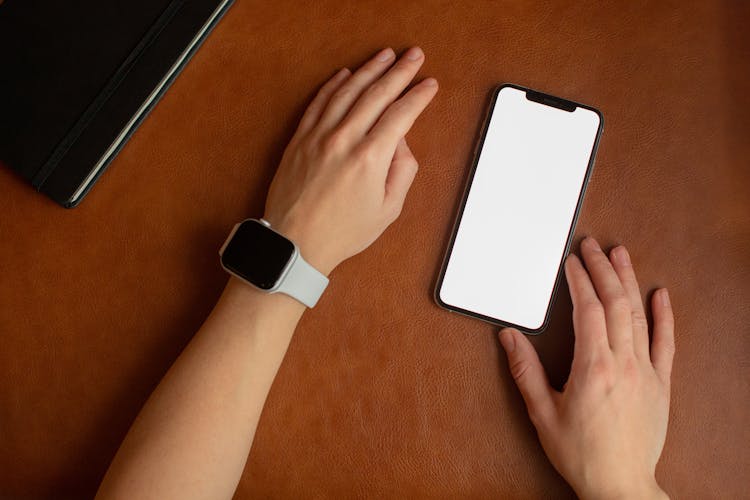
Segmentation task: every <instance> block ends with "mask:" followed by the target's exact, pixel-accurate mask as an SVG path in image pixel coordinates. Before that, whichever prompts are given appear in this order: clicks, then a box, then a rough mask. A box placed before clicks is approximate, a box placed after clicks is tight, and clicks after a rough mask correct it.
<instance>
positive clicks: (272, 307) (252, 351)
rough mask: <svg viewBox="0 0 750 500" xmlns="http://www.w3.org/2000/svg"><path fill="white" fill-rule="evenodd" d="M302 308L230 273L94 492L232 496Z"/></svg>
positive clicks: (131, 495)
mask: <svg viewBox="0 0 750 500" xmlns="http://www.w3.org/2000/svg"><path fill="white" fill-rule="evenodd" d="M304 310H305V308H304V306H303V305H302V304H300V303H299V302H297V301H296V300H294V299H292V298H291V297H288V296H286V295H283V294H273V295H267V294H263V293H260V292H258V291H255V290H253V289H251V288H250V287H249V286H247V285H245V284H242V283H241V282H239V281H238V280H236V279H235V278H231V279H230V281H229V283H228V284H227V287H226V288H225V290H224V293H223V294H222V296H221V298H220V299H219V302H218V303H217V305H216V307H215V308H214V310H213V311H212V313H211V315H210V316H209V317H208V319H206V321H205V323H204V324H203V326H202V327H201V329H200V330H199V331H198V333H197V334H196V335H195V337H194V338H193V340H192V341H191V342H190V343H189V344H188V346H187V347H186V348H185V350H184V351H183V353H182V354H181V355H180V356H179V358H178V359H177V361H176V362H175V363H174V365H173V366H172V367H171V368H170V370H169V371H168V372H167V374H166V375H165V377H164V379H163V380H162V381H161V383H160V384H159V386H158V387H157V388H156V390H155V391H154V392H153V394H152V395H151V397H150V398H149V400H148V402H147V403H146V405H145V406H144V407H143V409H142V410H141V413H140V414H139V415H138V417H137V419H136V421H135V422H134V424H133V426H132V427H131V429H130V431H129V432H128V435H127V437H126V438H125V441H124V442H123V444H122V446H121V447H120V450H119V451H118V452H117V455H116V457H115V459H114V461H113V462H112V465H111V466H110V469H109V471H108V472H107V475H106V476H105V479H104V481H103V483H102V485H101V487H100V489H99V494H98V497H100V498H109V497H123V498H124V497H127V498H231V496H232V494H233V493H234V490H235V488H236V486H237V483H238V481H239V479H240V475H241V474H242V470H243V468H244V465H245V461H246V459H247V455H248V452H249V450H250V446H251V445H252V442H253V437H254V435H255V429H256V427H257V425H258V420H259V418H260V414H261V411H262V410H263V405H264V403H265V399H266V396H267V394H268V391H269V390H270V388H271V384H272V383H273V379H274V377H275V376H276V372H277V371H278V368H279V366H280V364H281V361H282V359H283V357H284V354H285V353H286V350H287V347H288V345H289V341H290V340H291V337H292V334H293V333H294V329H295V327H296V325H297V322H298V321H299V318H300V317H301V316H302V313H303V312H304Z"/></svg>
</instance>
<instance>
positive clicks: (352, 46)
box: [0, 0, 750, 498]
mask: <svg viewBox="0 0 750 500" xmlns="http://www.w3.org/2000/svg"><path fill="white" fill-rule="evenodd" d="M749 21H750V9H748V4H747V3H745V2H740V1H737V2H731V1H727V2H694V1H690V2H647V1H635V2H614V1H612V2H574V1H571V2H556V3H554V4H552V3H548V2H538V3H534V2H530V1H524V0H518V1H514V2H475V1H467V2H395V1H388V2H374V1H367V2H364V1H363V2H360V1H358V2H334V1H318V2H309V3H306V4H304V5H303V4H302V2H294V1H275V2H250V1H242V0H238V1H237V3H236V5H235V6H234V7H233V8H232V9H231V10H230V12H229V13H228V14H227V16H226V18H225V19H224V20H223V21H222V23H220V25H219V26H218V27H217V29H216V31H215V32H214V33H213V35H212V36H211V37H210V38H209V39H208V40H207V41H206V43H205V45H204V46H203V48H202V49H201V50H200V51H199V52H198V53H197V55H196V56H195V58H194V60H193V61H192V62H191V63H190V64H189V65H188V67H187V68H186V70H185V71H184V73H183V74H182V75H181V76H180V77H179V78H178V79H177V81H176V82H175V84H174V86H173V87H172V89H171V90H170V91H169V92H168V93H167V94H166V96H165V98H164V99H163V101H162V102H161V103H160V104H159V105H158V106H157V107H156V109H155V110H154V111H153V113H152V114H151V116H150V117H149V118H148V119H147V120H146V121H145V122H144V123H143V125H142V126H141V127H140V129H139V130H138V131H137V133H136V134H135V135H134V136H133V138H132V139H131V141H130V142H129V143H128V145H127V146H126V147H125V148H124V150H123V151H122V153H121V154H120V155H119V157H118V158H117V159H116V160H115V162H114V163H113V164H112V165H111V167H110V169H109V170H108V171H107V172H106V174H105V175H104V176H103V177H102V179H101V180H100V181H99V183H98V185H97V186H96V187H95V188H94V189H93V190H92V192H91V194H89V196H88V198H87V199H86V200H84V202H83V203H82V205H81V206H80V207H79V208H76V209H74V210H72V211H66V210H63V209H61V208H59V207H57V206H56V205H54V204H53V203H52V202H50V201H48V200H46V199H45V198H43V197H42V196H40V195H38V194H36V193H35V192H34V191H33V190H32V189H31V188H29V187H27V186H26V185H24V184H23V183H22V182H21V180H20V179H19V178H17V177H16V176H15V175H13V174H12V173H11V172H10V171H8V170H7V169H5V168H2V169H0V183H1V184H2V186H3V196H2V202H0V207H1V209H0V241H1V243H0V443H1V444H0V497H3V498H5V497H48V498H53V497H61V496H75V497H79V496H90V495H92V494H93V492H94V491H95V489H96V487H97V484H98V482H99V481H100V479H101V477H102V476H103V474H104V471H105V470H106V468H107V466H108V464H109V461H110V460H111V458H112V456H113V455H114V453H115V450H116V449H117V446H118V445H119V443H120V441H121V439H122V438H123V436H124V434H125V432H126V431H127V429H128V426H129V425H130V423H131V421H132V419H133V418H134V416H135V415H136V413H137V412H138V410H139V408H140V407H141V405H142V403H143V402H144V401H145V399H146V397H147V396H148V394H149V393H150V391H151V390H152V389H153V387H154V386H155V384H156V383H157V382H158V380H159V378H160V377H161V375H162V374H163V373H164V372H165V371H166V369H167V368H168V366H169V365H170V364H171V362H172V361H173V360H174V358H175V357H176V355H177V354H178V353H179V351H180V350H181V349H182V347H183V346H184V345H185V344H186V343H187V342H188V340H189V339H190V337H191V335H192V334H193V333H194V332H195V330H196V329H197V328H198V327H199V326H200V324H201V322H202V320H203V319H204V317H205V316H206V314H207V313H208V311H209V310H210V309H211V307H212V305H213V303H214V301H215V300H216V299H217V297H218V295H219V292H220V290H221V288H222V286H223V284H224V283H225V281H226V276H225V274H224V273H223V272H222V270H221V268H220V266H219V264H218V259H217V250H218V248H219V246H220V245H221V243H222V242H223V240H224V237H225V236H226V234H227V233H228V231H229V230H230V228H231V227H232V225H233V224H234V223H235V222H236V221H238V220H240V219H242V218H244V217H246V216H259V215H260V214H261V210H262V206H263V202H264V194H265V190H266V189H267V186H268V184H269V182H270V180H271V177H272V176H273V173H274V170H275V168H276V164H277V162H278V161H279V158H280V156H281V152H282V151H283V148H284V146H285V143H286V142H287V141H288V139H289V137H290V134H291V132H292V130H293V127H294V126H295V124H296V120H297V119H298V118H299V116H300V114H301V111H302V110H303V109H304V106H305V104H306V102H307V101H308V99H309V98H310V96H311V95H312V94H313V92H314V91H315V90H316V87H317V85H319V84H320V83H321V82H322V81H324V80H325V79H326V78H327V77H329V76H330V75H331V74H333V72H334V70H336V69H337V68H339V67H341V66H344V65H346V66H349V67H355V66H357V65H358V64H359V63H361V62H362V61H363V60H365V58H367V57H368V56H369V55H370V54H371V53H373V52H374V51H375V50H377V49H378V48H380V47H383V46H385V45H387V44H391V45H393V46H394V47H395V48H396V49H398V50H401V49H404V48H406V47H408V46H409V45H412V44H419V45H421V46H422V47H423V48H424V50H425V52H426V54H427V63H426V65H425V67H424V69H423V71H422V74H423V75H428V74H429V75H432V76H435V77H437V78H438V80H439V81H440V85H441V91H440V93H439V94H438V97H437V98H436V100H435V101H434V103H433V104H432V105H431V106H430V108H429V109H428V110H427V111H426V112H425V114H424V116H423V117H422V118H421V119H420V121H419V122H418V123H417V125H416V126H415V128H414V129H413V131H412V133H411V134H410V136H409V141H410V144H411V146H412V149H413V150H414V152H415V155H416V156H417V157H418V159H419V160H420V162H421V170H420V173H419V175H418V177H417V180H416V182H415V184H414V186H413V188H412V192H411V194H410V197H409V198H408V200H407V203H406V206H405V209H404V211H403V214H402V216H401V218H400V219H399V220H398V221H397V222H396V223H395V224H394V225H393V226H392V227H391V228H390V229H389V230H388V231H387V232H386V233H385V234H384V236H383V237H382V238H381V239H380V240H379V241H377V242H376V243H375V244H374V245H373V246H372V247H371V248H370V249H369V250H368V251H366V252H365V253H364V254H362V255H359V256H357V257H355V258H353V259H351V260H350V261H348V262H346V263H344V264H343V265H342V266H340V267H339V268H338V269H337V270H336V271H335V272H334V274H333V276H332V282H331V285H330V288H329V290H328V292H327V293H326V295H325V296H324V298H323V299H322V301H321V303H320V305H319V306H318V307H317V308H316V309H315V310H314V311H312V312H309V313H307V314H306V315H305V317H304V318H303V321H302V323H301V324H300V326H299V328H298V331H297V333H296V335H295V338H294V340H293V342H292V345H291V347H290V349H289V353H288V355H287V357H286V359H285V361H284V363H283V366H282V368H281V370H280V372H279V374H278V377H277V379H276V383H275V385H274V387H273V389H272V391H271V394H270V396H269V399H268V402H267V405H266V408H265V411H264V414H263V418H262V420H261V424H260V427H259V429H258V433H257V436H256V440H255V444H254V447H253V449H252V451H251V453H250V457H249V460H248V465H247V469H246V471H245V474H244V476H243V478H242V481H241V483H240V486H239V489H238V492H237V497H238V498H251V497H276V498H282V497H314V498H323V497H392V498H396V497H518V498H564V497H570V496H572V491H571V490H570V489H569V488H568V487H567V486H566V484H565V483H564V481H563V480H562V479H561V478H560V477H559V476H558V475H557V474H556V472H555V471H554V469H553V468H552V467H551V466H550V465H549V463H548V462H547V460H546V458H545V456H544V454H543V452H542V449H541V447H540V445H539V444H538V442H537V439H536V436H535V433H534V430H533V428H532V426H531V424H530V423H529V421H528V419H527V417H526V414H525V409H524V407H523V405H522V400H521V398H520V396H519V394H518V393H517V390H516V388H515V386H514V384H513V381H512V379H511V377H510V375H509V374H508V370H507V366H506V362H505V360H504V357H503V356H502V353H501V350H500V348H499V345H498V342H497V338H496V336H495V332H496V329H495V328H493V327H492V326H489V325H486V324H483V323H481V322H478V321H475V320H472V319H468V318H464V317H461V316H458V315H455V314H450V313H448V312H445V311H443V310H441V309H439V308H438V307H437V306H436V305H435V304H434V302H433V300H432V288H433V286H434V282H435V279H436V275H437V272H438V268H439V264H440V261H441V259H442V255H443V251H444V248H445V244H446V241H447V238H448V235H449V231H450V227H451V224H452V220H453V217H454V215H455V210H456V207H457V203H458V199H459V196H460V195H461V192H462V189H463V185H464V180H465V176H466V173H467V168H468V165H469V162H470V159H471V154H472V151H473V147H474V143H475V139H476V134H477V130H478V127H479V123H480V122H481V120H482V117H483V113H484V111H485V107H486V106H487V103H488V97H489V92H490V90H491V88H492V87H493V86H494V85H496V84H497V83H500V82H514V83H519V84H523V85H527V86H530V87H532V88H538V89H540V90H544V91H547V92H550V93H553V94H557V95H560V96H563V97H568V98H571V99H574V100H580V101H582V102H585V103H587V104H591V105H594V106H596V107H598V108H599V109H600V110H601V111H602V112H603V114H604V116H605V122H606V124H605V131H604V136H603V139H602V143H601V147H600V150H599V155H598V159H597V164H596V167H595V170H594V174H593V177H592V180H591V184H590V185H589V189H588V194H587V198H586V201H585V204H584V207H583V213H582V216H581V220H580V223H579V226H578V230H577V235H578V238H577V240H576V241H578V240H579V239H580V236H582V235H587V234H593V235H595V236H597V237H599V239H600V241H601V242H602V243H603V244H606V245H614V244H617V243H625V244H626V245H627V246H628V248H629V249H630V251H631V254H632V258H633V260H634V263H635V266H636V270H637V272H638V275H639V278H640V281H641V286H642V291H643V292H644V293H647V292H649V291H651V290H653V289H654V288H655V287H657V286H668V287H669V288H670V291H671V296H672V302H673V305H674V307H675V312H676V315H677V318H676V320H677V333H676V340H677V356H676V358H675V366H674V374H673V394H672V412H671V418H670V428H669V434H668V436H667V443H666V449H665V451H664V455H663V457H662V460H661V462H660V464H659V467H658V469H657V475H658V479H659V480H660V482H661V483H662V485H663V486H664V487H665V489H666V490H667V491H668V492H669V493H670V494H671V495H673V496H674V497H675V498H742V497H744V498H748V490H747V476H748V471H750V452H749V451H748V446H747V445H748V443H749V442H750V433H749V432H748V425H747V421H748V417H749V416H750V410H749V407H750V385H749V383H748V380H750V373H749V372H750V370H749V367H750V364H749V360H750V326H748V325H750V306H749V305H748V304H749V303H750V250H748V246H749V245H750V195H749V194H748V189H749V188H750V165H749V164H748V158H749V157H750V142H748V137H749V136H750V120H749V119H748V113H749V110H750V78H749V77H748V76H749V75H748V68H750V54H749V50H750V39H749V38H748V31H747V28H746V26H747V23H748V22H749ZM0 119H1V118H0ZM535 202H536V200H533V199H530V200H529V203H535ZM508 209H509V210H515V209H521V207H508ZM509 244H523V242H513V241H509ZM570 310H571V305H570V299H569V297H568V295H567V293H566V292H564V293H562V294H561V295H560V296H559V298H558V300H557V303H556V305H555V310H554V314H553V321H552V324H551V326H550V328H549V330H548V331H547V332H546V333H545V334H543V335H542V336H541V337H539V338H537V339H535V341H534V342H535V344H536V345H537V347H538V348H539V349H540V350H541V352H542V356H543V362H544V364H545V365H546V366H547V368H548V370H549V371H550V373H551V374H552V378H553V380H554V381H555V383H556V384H558V385H560V384H561V383H562V382H563V381H564V378H565V374H566V371H567V369H568V367H569V363H570V359H571V356H572V340H573V339H572V333H571V332H572V330H571V328H572V326H571V321H570Z"/></svg>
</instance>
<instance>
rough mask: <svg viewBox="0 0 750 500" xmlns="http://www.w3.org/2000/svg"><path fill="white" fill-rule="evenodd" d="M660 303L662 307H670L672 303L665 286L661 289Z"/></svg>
mask: <svg viewBox="0 0 750 500" xmlns="http://www.w3.org/2000/svg"><path fill="white" fill-rule="evenodd" d="M661 305H663V306H664V307H672V304H670V302H669V292H668V291H667V289H666V288H662V289H661Z"/></svg>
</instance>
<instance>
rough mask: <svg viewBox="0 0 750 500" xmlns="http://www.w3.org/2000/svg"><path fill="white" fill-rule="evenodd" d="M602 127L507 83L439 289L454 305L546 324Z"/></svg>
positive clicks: (592, 117) (534, 325)
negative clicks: (557, 278) (566, 246)
mask: <svg viewBox="0 0 750 500" xmlns="http://www.w3.org/2000/svg"><path fill="white" fill-rule="evenodd" d="M598 128H599V116H598V115H597V113H595V112H594V111H591V110H588V109H584V108H580V107H576V109H575V111H573V112H568V111H565V110H562V109H558V108H555V107H552V106H547V105H544V104H541V103H537V102H533V101H530V100H528V99H527V98H526V92H525V91H523V90H518V89H515V88H512V87H504V88H502V89H501V90H500V92H499V94H498V97H497V100H496V102H495V107H494V110H493V113H492V117H491V119H490V123H489V126H488V129H487V134H486V137H485V140H484V146H483V149H482V151H481V153H480V156H479V160H478V163H477V169H476V172H475V174H474V178H473V181H472V184H471V188H470V191H469V196H468V198H467V200H466V205H465V207H464V212H463V216H462V218H461V222H460V224H459V227H458V231H457V233H456V238H455V242H454V245H453V250H452V252H451V255H450V259H449V261H448V265H447V267H446V270H445V276H444V277H443V283H442V286H441V288H440V292H439V295H440V299H441V300H442V301H443V302H444V303H445V304H447V305H450V306H454V307H458V308H460V309H465V310H468V311H471V312H474V313H478V314H482V315H484V316H489V317H491V318H494V319H497V320H500V321H503V322H506V323H513V324H516V325H519V326H521V327H523V328H526V329H529V330H536V329H538V328H540V327H541V326H542V325H543V323H544V319H545V315H546V312H547V308H548V306H549V302H550V300H551V296H552V291H553V288H554V285H555V279H556V277H557V271H558V268H559V266H560V264H561V262H562V257H563V252H564V251H565V243H566V241H567V237H568V233H569V231H570V227H571V224H572V222H573V217H574V215H575V209H576V205H577V203H578V197H579V195H580V192H581V189H582V187H583V181H584V178H585V176H586V170H587V167H588V163H589V159H590V157H591V154H592V150H593V147H594V141H595V140H596V133H597V129H598Z"/></svg>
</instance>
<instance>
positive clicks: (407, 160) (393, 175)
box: [385, 137, 419, 217]
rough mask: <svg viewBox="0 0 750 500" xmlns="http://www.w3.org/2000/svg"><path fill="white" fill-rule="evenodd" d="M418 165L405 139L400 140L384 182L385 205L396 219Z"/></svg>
mask: <svg viewBox="0 0 750 500" xmlns="http://www.w3.org/2000/svg"><path fill="white" fill-rule="evenodd" d="M418 169H419V164H418V163H417V159H416V158H414V155H413V154H412V152H411V149H409V145H408V144H407V143H406V139H405V138H403V137H402V138H401V140H400V141H399V142H398V145H396V153H395V154H394V155H393V161H391V168H390V170H388V177H387V178H386V180H385V204H386V205H388V206H391V207H393V209H394V211H395V212H396V214H395V215H396V217H398V214H400V213H401V207H403V205H404V200H405V199H406V194H407V193H408V192H409V188H410V187H411V184H412V182H414V177H415V176H416V175H417V170H418Z"/></svg>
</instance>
